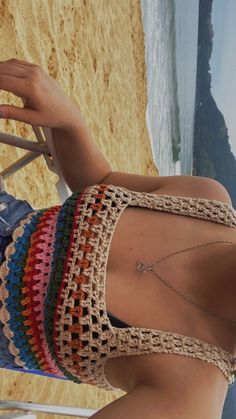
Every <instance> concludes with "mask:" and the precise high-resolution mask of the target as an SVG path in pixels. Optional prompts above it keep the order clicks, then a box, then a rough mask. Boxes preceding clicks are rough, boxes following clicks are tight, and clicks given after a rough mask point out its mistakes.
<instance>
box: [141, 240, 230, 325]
mask: <svg viewBox="0 0 236 419" xmlns="http://www.w3.org/2000/svg"><path fill="white" fill-rule="evenodd" d="M214 243H230V244H235V243H233V242H230V241H223V240H219V241H215V242H210V243H206V244H203V245H202V244H201V245H197V246H193V247H188V248H186V249H182V250H178V251H177V252H174V253H171V254H169V255H168V256H164V257H163V258H161V259H159V260H158V261H157V262H155V263H154V264H152V265H146V264H145V263H144V262H143V261H142V260H140V259H138V260H137V262H136V269H137V271H138V272H141V273H143V274H145V273H146V272H148V271H152V272H153V273H154V275H156V276H157V278H158V279H160V280H161V281H162V282H164V283H165V284H166V285H167V286H168V287H169V288H171V289H172V290H173V291H175V292H176V293H177V294H179V295H180V296H181V297H183V298H184V299H185V300H187V301H188V302H190V303H191V304H193V305H195V306H196V307H198V308H200V309H202V310H204V311H206V312H207V313H208V314H210V315H212V316H214V317H217V318H218V319H220V320H223V321H224V322H227V323H230V324H233V325H234V326H235V325H236V321H233V320H227V319H225V318H223V317H220V316H218V315H216V314H214V313H212V312H210V311H209V310H207V309H205V308H204V307H201V306H200V305H198V304H196V303H194V302H193V301H191V300H190V299H189V298H188V297H186V296H185V295H183V294H182V293H181V292H180V291H178V290H177V289H176V288H174V287H173V286H172V285H170V284H168V282H166V281H165V280H164V279H163V278H162V277H161V276H160V275H158V274H157V273H156V272H154V270H153V269H152V267H153V266H154V265H156V264H157V263H160V262H161V261H163V260H165V259H168V258H169V257H170V256H173V255H176V254H178V253H182V252H186V251H188V250H191V249H196V248H198V247H203V246H209V245H210V244H214Z"/></svg>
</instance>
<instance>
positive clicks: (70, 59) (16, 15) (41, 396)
mask: <svg viewBox="0 0 236 419" xmlns="http://www.w3.org/2000/svg"><path fill="white" fill-rule="evenodd" d="M0 38H1V52H0V60H1V61H5V60H8V59H10V58H18V59H21V60H26V61H29V62H32V63H36V64H38V65H40V66H41V67H42V68H43V69H44V70H45V71H46V72H47V73H48V74H50V76H51V77H53V78H54V79H55V80H56V81H57V82H58V83H59V85H60V86H61V87H62V88H63V90H64V91H65V92H66V94H67V95H68V96H70V98H71V99H72V100H73V101H74V102H75V103H77V104H78V105H79V107H80V108H81V111H82V114H83V116H84V118H85V120H86V122H87V124H88V126H89V127H90V130H91V133H92V137H93V139H94V141H95V142H96V144H97V145H98V146H99V148H100V149H101V151H102V152H103V153H104V155H105V156H106V158H107V159H108V160H109V162H110V163H111V165H112V169H113V170H115V171H124V172H129V173H136V174H142V175H152V176H153V175H158V174H159V172H158V169H157V167H156V165H155V164H154V161H153V157H152V151H151V145H150V139H149V134H148V130H147V126H146V119H145V111H146V106H147V85H146V71H145V61H144V33H143V28H142V20H141V9H140V2H139V0H120V1H116V0H99V1H98V0H87V1H86V0H84V1H83V0H43V1H42V0H0ZM0 103H1V104H3V103H5V104H12V105H14V106H22V102H21V100H20V99H19V98H16V96H14V95H13V94H11V93H8V92H4V91H2V90H1V91H0ZM0 131H2V132H7V133H9V134H13V135H18V136H21V137H24V138H26V139H34V140H35V136H34V132H33V130H32V127H31V126H30V125H27V124H24V123H22V122H18V121H13V120H0ZM23 154H25V152H24V151H22V150H19V149H18V150H17V149H15V148H13V147H9V146H4V145H2V144H1V145H0V156H1V158H0V171H1V170H3V169H4V168H6V167H7V166H8V165H9V164H11V163H13V162H14V161H15V160H16V159H18V158H20V157H21V156H22V155H23ZM56 181H57V176H56V175H55V174H53V173H52V172H50V171H49V170H48V168H47V166H46V163H45V161H44V159H43V157H39V158H38V159H37V160H36V161H34V162H33V163H30V164H29V165H28V166H27V167H25V168H24V169H22V170H21V171H19V172H18V173H17V174H15V175H13V176H12V177H10V178H9V179H7V181H6V187H7V190H8V192H10V193H12V194H15V195H16V196H17V197H19V198H21V199H27V200H28V201H29V202H30V204H31V205H32V206H33V207H34V208H42V207H44V208H45V207H49V206H51V205H56V204H58V203H59V202H60V201H59V198H58V196H57V192H56V188H55V183H56ZM0 380H1V386H0V399H9V400H10V399H15V400H22V401H23V400H24V401H31V402H35V403H50V404H57V403H59V404H65V405H70V406H81V407H88V408H93V409H100V408H102V407H103V406H105V405H106V404H108V403H110V402H111V401H113V400H115V399H117V398H118V397H121V396H122V395H123V394H125V393H124V392H122V391H110V392H108V391H105V390H102V389H99V388H97V387H95V386H91V385H85V384H80V385H77V384H74V383H66V384H65V383H64V382H62V381H60V380H53V379H49V378H43V377H38V376H35V375H31V374H23V373H13V372H10V371H7V370H0ZM38 417H39V418H40V419H41V418H46V417H49V416H48V415H45V414H41V415H40V414H39V415H38ZM50 417H52V418H53V417H59V416H50Z"/></svg>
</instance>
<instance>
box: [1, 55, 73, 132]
mask: <svg viewBox="0 0 236 419" xmlns="http://www.w3.org/2000/svg"><path fill="white" fill-rule="evenodd" d="M0 89H2V90H6V91H8V92H11V93H13V94H14V95H16V96H18V97H20V98H21V99H22V102H23V104H24V107H23V108H18V107H16V106H11V105H4V104H1V103H0V112H2V116H1V117H2V118H5V119H14V120H16V121H22V122H26V123H27V124H30V125H38V126H41V127H51V128H63V129H68V130H69V129H70V128H71V127H72V126H73V125H75V124H78V120H79V119H80V118H81V113H80V110H79V108H78V106H76V105H75V104H74V103H73V102H72V101H71V100H70V99H69V98H68V97H67V96H66V95H65V94H64V92H63V90H62V89H61V88H60V87H59V86H58V84H57V83H56V82H55V81H54V80H53V79H52V78H51V77H50V76H49V75H48V74H47V73H46V72H45V71H44V70H42V68H40V67H39V66H38V65H36V64H31V63H29V62H27V61H22V60H18V59H15V58H13V59H11V60H7V61H0Z"/></svg>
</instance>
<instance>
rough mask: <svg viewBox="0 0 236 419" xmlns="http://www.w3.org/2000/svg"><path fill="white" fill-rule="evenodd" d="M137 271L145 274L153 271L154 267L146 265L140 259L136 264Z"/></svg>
mask: <svg viewBox="0 0 236 419" xmlns="http://www.w3.org/2000/svg"><path fill="white" fill-rule="evenodd" d="M136 269H137V271H138V272H142V273H143V274H145V273H146V272H147V271H152V266H148V265H145V263H144V262H143V261H142V260H140V259H138V260H137V262H136Z"/></svg>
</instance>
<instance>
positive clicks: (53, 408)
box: [0, 126, 98, 419]
mask: <svg viewBox="0 0 236 419" xmlns="http://www.w3.org/2000/svg"><path fill="white" fill-rule="evenodd" d="M32 128H33V130H34V133H35V135H36V138H37V141H38V142H35V141H30V140H25V139H23V138H21V137H17V136H15V135H9V134H5V133H2V132H0V143H3V144H8V145H12V146H15V147H19V148H22V149H24V150H29V152H28V153H26V154H25V155H24V156H23V157H21V158H20V159H19V160H17V161H16V162H15V163H13V164H11V165H10V166H8V167H7V168H6V169H4V170H3V171H2V172H0V176H1V177H2V179H3V181H4V180H5V179H6V178H7V177H9V176H11V175H12V174H14V173H16V172H17V171H18V170H20V169H21V168H23V167H24V166H25V165H27V164H29V163H30V162H32V161H33V160H35V159H36V158H38V157H39V156H40V155H43V156H44V159H45V161H46V164H47V166H48V168H49V169H50V170H52V171H53V172H54V173H56V174H57V175H58V182H57V184H56V187H57V192H58V195H59V197H60V199H61V202H62V203H63V202H64V201H65V200H66V199H67V198H68V197H69V196H70V195H71V193H72V192H71V190H70V189H69V187H68V185H67V184H66V182H65V180H64V178H63V176H62V172H61V169H60V167H59V164H58V162H57V159H56V152H55V148H54V144H53V140H52V132H51V128H41V127H36V126H32ZM1 410H20V411H22V412H21V413H16V412H14V413H9V414H3V415H0V419H14V418H18V419H36V418H37V416H36V415H35V414H32V411H35V412H36V411H37V412H45V413H49V414H57V415H62V416H65V415H66V416H74V417H78V416H81V417H85V418H89V417H90V416H92V415H93V414H95V413H96V412H97V411H98V410H94V409H83V408H80V407H69V406H58V405H49V404H34V403H29V402H19V401H14V400H0V411H1Z"/></svg>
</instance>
